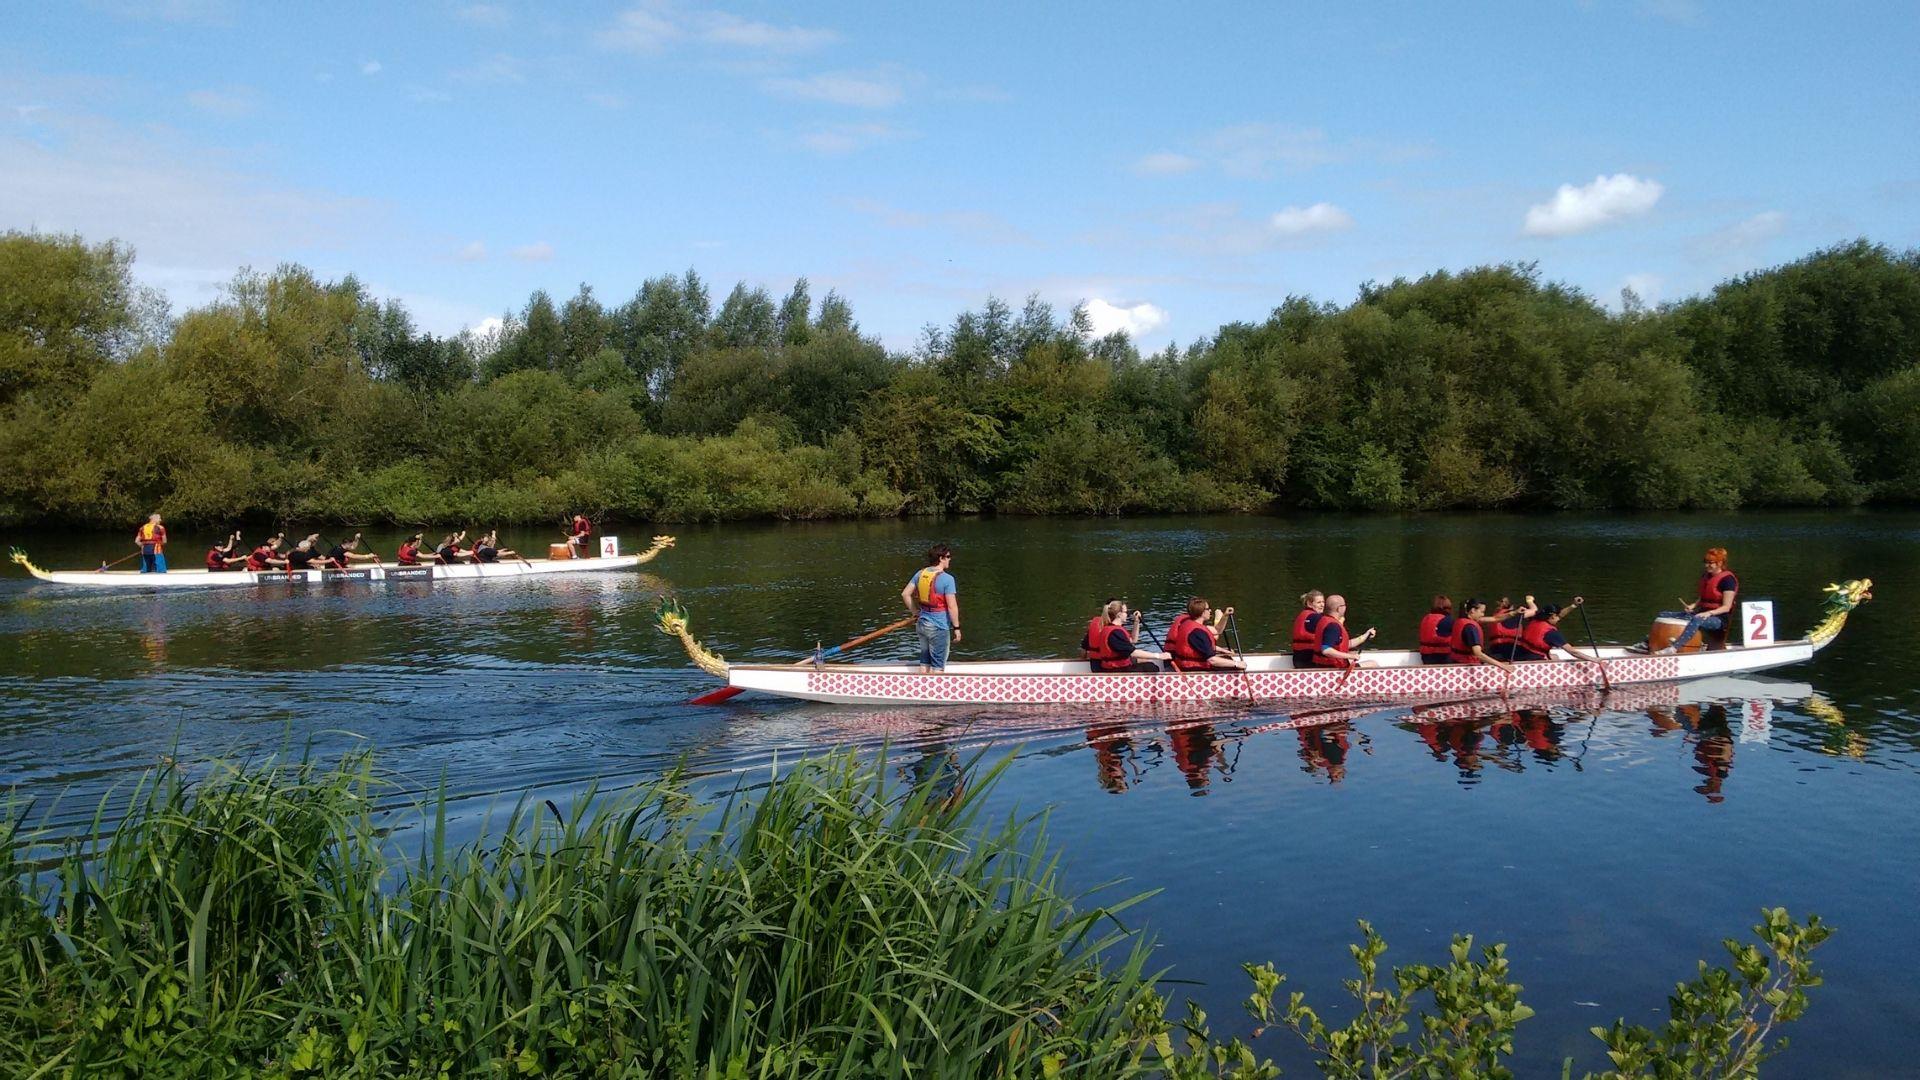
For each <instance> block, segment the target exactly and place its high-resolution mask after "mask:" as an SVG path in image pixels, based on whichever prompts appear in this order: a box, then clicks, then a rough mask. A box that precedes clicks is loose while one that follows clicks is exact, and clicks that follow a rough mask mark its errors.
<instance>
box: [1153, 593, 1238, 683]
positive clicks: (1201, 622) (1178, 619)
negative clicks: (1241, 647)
mask: <svg viewBox="0 0 1920 1080" xmlns="http://www.w3.org/2000/svg"><path fill="white" fill-rule="evenodd" d="M1212 609H1213V605H1212V604H1209V603H1207V600H1206V598H1205V597H1203V596H1196V597H1194V598H1193V599H1191V600H1189V601H1187V610H1186V611H1184V612H1182V613H1180V614H1179V615H1176V616H1174V619H1173V625H1172V626H1169V627H1167V653H1168V654H1169V655H1170V656H1172V657H1173V660H1172V663H1173V666H1174V667H1175V668H1176V669H1178V670H1180V671H1204V670H1206V669H1208V668H1219V669H1221V670H1224V671H1245V670H1247V665H1246V661H1245V660H1244V659H1242V658H1240V657H1238V656H1235V655H1234V653H1233V650H1231V649H1223V648H1221V647H1220V628H1221V627H1222V626H1224V625H1225V624H1226V621H1227V617H1228V616H1229V615H1232V614H1233V609H1232V608H1227V609H1226V610H1224V611H1214V610H1212Z"/></svg>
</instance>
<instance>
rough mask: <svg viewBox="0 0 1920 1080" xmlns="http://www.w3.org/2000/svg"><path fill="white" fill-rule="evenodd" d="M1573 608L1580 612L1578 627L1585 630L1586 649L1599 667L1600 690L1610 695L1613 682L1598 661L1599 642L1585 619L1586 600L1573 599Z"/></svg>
mask: <svg viewBox="0 0 1920 1080" xmlns="http://www.w3.org/2000/svg"><path fill="white" fill-rule="evenodd" d="M1573 606H1574V607H1576V608H1578V609H1579V611H1580V625H1582V626H1584V627H1586V628H1587V648H1589V649H1592V650H1593V656H1594V659H1595V660H1596V661H1597V662H1598V663H1599V665H1600V688H1601V689H1602V690H1603V691H1604V692H1606V693H1609V694H1611V693H1613V680H1612V679H1611V678H1609V677H1608V676H1607V662H1606V661H1605V660H1601V659H1600V642H1599V641H1597V640H1595V639H1594V636H1593V623H1592V622H1590V621H1589V620H1588V619H1587V598H1586V597H1584V596H1576V597H1574V598H1573Z"/></svg>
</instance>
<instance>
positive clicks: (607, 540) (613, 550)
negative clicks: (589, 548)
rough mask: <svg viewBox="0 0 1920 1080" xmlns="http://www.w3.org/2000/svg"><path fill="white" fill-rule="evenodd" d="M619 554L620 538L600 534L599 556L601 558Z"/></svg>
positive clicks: (614, 556)
mask: <svg viewBox="0 0 1920 1080" xmlns="http://www.w3.org/2000/svg"><path fill="white" fill-rule="evenodd" d="M619 554H620V538H619V537H617V536H602V537H601V538H600V557H601V558H603V559H612V558H617V557H618V556H619Z"/></svg>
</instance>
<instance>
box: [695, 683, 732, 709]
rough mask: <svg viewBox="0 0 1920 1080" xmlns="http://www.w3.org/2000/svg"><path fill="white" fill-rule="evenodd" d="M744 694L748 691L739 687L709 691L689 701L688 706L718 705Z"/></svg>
mask: <svg viewBox="0 0 1920 1080" xmlns="http://www.w3.org/2000/svg"><path fill="white" fill-rule="evenodd" d="M744 693H746V691H745V690H742V689H740V688H739V687H737V686H723V687H721V688H720V689H718V690H709V691H707V692H706V693H704V694H701V695H700V696H699V697H697V698H691V699H689V700H688V701H687V704H689V705H718V704H720V703H721V702H723V701H731V700H733V699H734V698H736V697H739V696H740V695H741V694H744Z"/></svg>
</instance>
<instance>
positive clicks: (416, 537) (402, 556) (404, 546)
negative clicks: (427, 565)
mask: <svg viewBox="0 0 1920 1080" xmlns="http://www.w3.org/2000/svg"><path fill="white" fill-rule="evenodd" d="M424 539H425V537H424V536H423V535H422V534H420V533H414V534H413V535H412V536H409V537H407V538H406V539H405V540H402V541H400V550H399V551H396V552H395V553H394V555H393V561H394V565H396V566H419V565H420V543H421V541H422V540H424Z"/></svg>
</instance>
